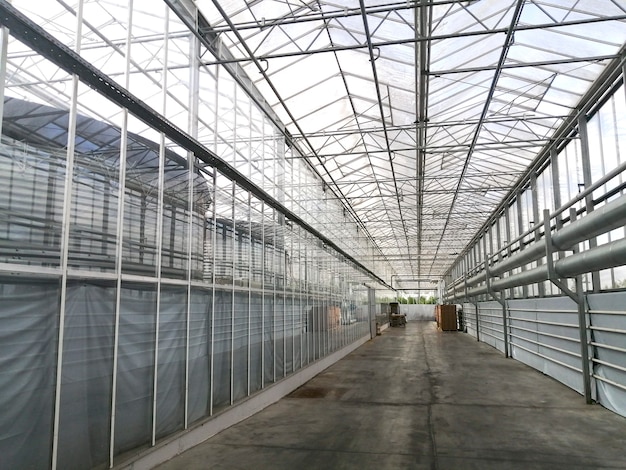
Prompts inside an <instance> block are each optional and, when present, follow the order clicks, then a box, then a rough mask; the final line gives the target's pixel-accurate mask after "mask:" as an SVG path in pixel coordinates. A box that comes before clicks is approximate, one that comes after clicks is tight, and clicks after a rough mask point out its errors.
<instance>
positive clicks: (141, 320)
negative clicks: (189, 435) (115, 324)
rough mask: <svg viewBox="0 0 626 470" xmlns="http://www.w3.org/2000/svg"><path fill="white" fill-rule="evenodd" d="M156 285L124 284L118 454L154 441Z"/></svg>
mask: <svg viewBox="0 0 626 470" xmlns="http://www.w3.org/2000/svg"><path fill="white" fill-rule="evenodd" d="M156 311H157V288H156V284H137V285H131V284H124V285H123V287H122V292H121V306H120V324H119V339H118V364H117V390H116V402H115V436H114V441H115V455H119V454H122V453H124V452H126V451H129V450H131V449H135V448H138V447H142V446H146V445H148V444H150V442H151V439H152V420H153V415H152V411H153V398H154V358H155V355H154V349H155V338H156V327H157V325H156Z"/></svg>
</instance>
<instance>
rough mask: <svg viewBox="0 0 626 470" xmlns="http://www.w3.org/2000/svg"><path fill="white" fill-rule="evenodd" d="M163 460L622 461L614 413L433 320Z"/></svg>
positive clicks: (625, 455) (624, 438)
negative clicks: (438, 326) (438, 327)
mask: <svg viewBox="0 0 626 470" xmlns="http://www.w3.org/2000/svg"><path fill="white" fill-rule="evenodd" d="M158 468H159V470H173V469H185V470H194V469H272V470H281V469H285V470H294V469H377V470H378V469H431V470H435V469H437V470H444V469H445V470H447V469H451V470H452V469H453V470H466V469H467V470H469V469H476V470H489V469H524V470H526V469H546V470H548V469H550V470H554V469H564V470H565V469H567V470H571V469H608V468H611V469H626V419H624V418H622V417H620V416H618V415H616V414H614V413H612V412H610V411H608V410H606V409H604V408H602V407H601V406H599V405H585V403H584V399H583V398H582V396H580V395H579V394H578V393H576V392H574V391H572V390H571V389H569V388H567V387H565V386H564V385H562V384H560V383H558V382H556V381H555V380H553V379H551V378H549V377H547V376H544V375H542V374H541V373H539V372H537V371H535V370H533V369H531V368H529V367H527V366H525V365H523V364H521V363H519V362H517V361H515V360H513V359H505V358H504V357H503V355H502V354H501V353H500V352H498V351H496V350H495V349H493V348H491V347H489V346H487V345H485V344H482V343H477V342H476V340H475V339H473V338H472V337H470V336H469V335H467V334H463V333H457V332H445V333H443V332H439V331H437V330H436V328H435V325H434V323H431V322H411V323H409V324H408V325H407V327H406V328H391V329H388V330H386V331H385V332H383V335H382V336H379V337H377V338H375V339H374V340H373V341H370V342H368V343H367V344H365V345H364V346H362V347H361V348H359V349H357V350H356V351H355V352H353V353H352V354H350V355H349V356H347V357H346V358H345V359H343V360H341V361H339V362H338V363H336V364H335V365H333V366H332V367H330V368H329V369H327V370H326V371H324V372H323V373H322V374H320V375H318V376H317V377H315V378H314V379H313V380H311V381H310V382H308V383H307V384H305V385H304V386H303V387H301V388H300V389H298V390H296V391H295V392H293V393H292V394H291V395H289V396H288V397H286V398H284V399H282V400H281V401H280V402H278V403H276V404H275V405H272V406H270V407H269V408H266V409H265V410H263V411H262V412H260V413H258V414H256V415H255V416H253V417H252V418H249V419H247V420H245V421H243V422H241V423H240V424H238V425H236V426H233V427H231V428H229V429H227V430H226V431H224V432H222V433H220V434H218V435H217V436H215V437H213V438H212V439H210V440H208V441H206V442H205V443H203V444H201V445H199V446H197V447H195V448H193V449H191V450H189V451H187V452H185V453H183V454H181V455H180V456H178V457H176V458H174V459H172V460H170V461H169V462H166V463H165V464H163V465H161V466H159V467H158Z"/></svg>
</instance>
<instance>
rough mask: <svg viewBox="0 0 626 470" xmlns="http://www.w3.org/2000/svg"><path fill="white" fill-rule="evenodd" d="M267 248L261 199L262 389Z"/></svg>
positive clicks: (262, 385)
mask: <svg viewBox="0 0 626 470" xmlns="http://www.w3.org/2000/svg"><path fill="white" fill-rule="evenodd" d="M263 138H265V135H264V137H263ZM264 162H265V159H263V160H262V163H264ZM265 250H266V245H265V201H261V255H260V256H261V389H263V388H265V254H266V253H265Z"/></svg>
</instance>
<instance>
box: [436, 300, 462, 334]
mask: <svg viewBox="0 0 626 470" xmlns="http://www.w3.org/2000/svg"><path fill="white" fill-rule="evenodd" d="M435 319H436V320H437V328H440V329H441V330H442V331H456V329H457V328H456V305H437V306H436V307H435Z"/></svg>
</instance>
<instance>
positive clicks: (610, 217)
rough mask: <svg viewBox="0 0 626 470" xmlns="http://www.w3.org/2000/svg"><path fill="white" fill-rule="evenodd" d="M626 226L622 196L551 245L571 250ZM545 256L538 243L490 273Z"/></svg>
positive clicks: (480, 279)
mask: <svg viewBox="0 0 626 470" xmlns="http://www.w3.org/2000/svg"><path fill="white" fill-rule="evenodd" d="M625 223H626V196H622V197H620V198H619V199H617V200H615V201H612V202H609V203H608V204H605V205H604V206H602V207H600V208H599V209H596V210H595V211H593V212H591V213H590V214H588V215H587V216H586V217H583V218H581V219H578V220H576V221H575V222H572V223H571V224H569V225H567V226H565V227H563V228H562V229H561V230H559V231H558V232H556V233H554V234H553V235H552V244H553V245H554V247H555V248H556V249H557V250H559V251H565V250H569V249H571V248H572V247H573V246H574V245H575V244H577V243H580V242H582V241H585V240H587V239H588V238H590V237H595V236H597V235H601V234H603V233H606V232H610V231H611V230H614V229H616V228H619V227H622V226H623V225H624V224H625ZM545 253H546V248H545V242H540V243H535V244H533V245H530V246H528V247H527V248H526V249H525V250H523V251H521V252H519V253H518V254H516V255H514V256H511V257H510V258H507V259H505V260H504V261H502V262H500V263H498V264H496V265H494V266H492V267H490V268H489V273H490V275H492V276H497V275H500V274H502V273H504V272H506V271H510V270H511V269H514V268H517V267H519V266H522V265H524V264H528V263H530V262H532V261H535V260H537V259H539V258H542V257H543V256H545ZM566 277H567V276H566ZM485 279H486V273H485V271H483V272H481V273H479V274H477V275H476V276H474V277H472V278H470V279H468V280H467V284H468V285H470V286H472V285H475V284H478V283H479V282H484V281H485Z"/></svg>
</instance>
